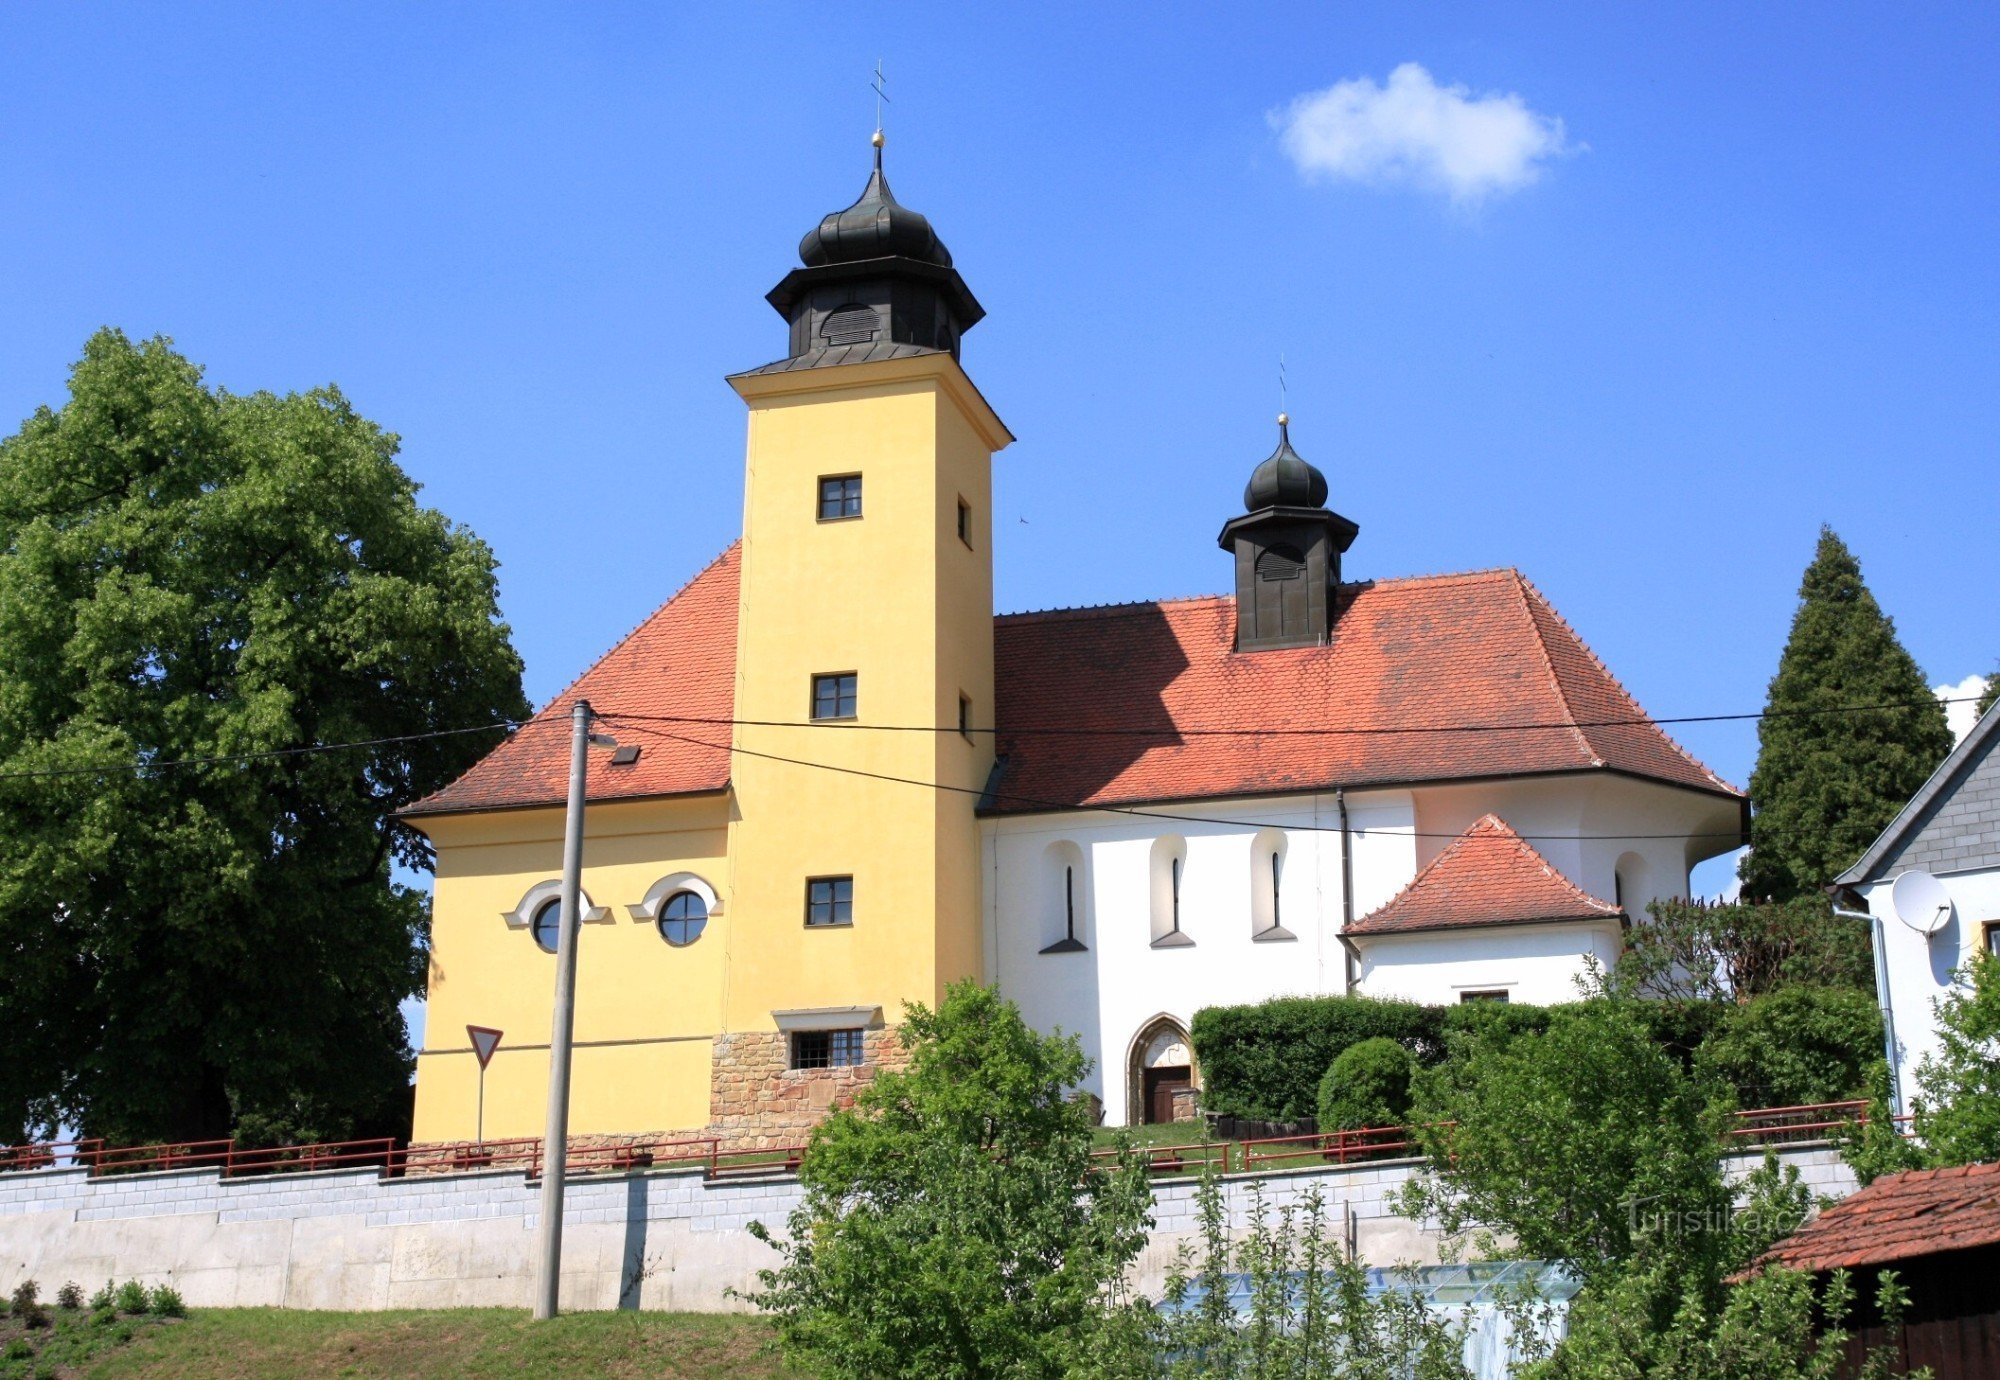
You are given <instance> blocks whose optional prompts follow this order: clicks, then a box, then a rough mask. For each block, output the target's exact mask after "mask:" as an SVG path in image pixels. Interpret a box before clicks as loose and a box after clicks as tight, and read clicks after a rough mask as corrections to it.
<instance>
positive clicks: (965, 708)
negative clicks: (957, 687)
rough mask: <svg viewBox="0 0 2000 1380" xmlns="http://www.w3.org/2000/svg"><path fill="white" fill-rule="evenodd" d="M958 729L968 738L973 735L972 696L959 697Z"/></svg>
mask: <svg viewBox="0 0 2000 1380" xmlns="http://www.w3.org/2000/svg"><path fill="white" fill-rule="evenodd" d="M958 731H959V733H960V734H962V735H963V736H965V737H967V738H970V737H971V736H972V697H971V696H969V695H960V696H959V697H958Z"/></svg>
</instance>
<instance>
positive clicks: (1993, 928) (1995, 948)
mask: <svg viewBox="0 0 2000 1380" xmlns="http://www.w3.org/2000/svg"><path fill="white" fill-rule="evenodd" d="M1985 928H1986V952H1987V953H1989V954H1992V955H1993V956H1994V957H1995V958H2000V920H1988V921H1987V922H1986V926H1985Z"/></svg>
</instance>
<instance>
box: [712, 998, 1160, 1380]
mask: <svg viewBox="0 0 2000 1380" xmlns="http://www.w3.org/2000/svg"><path fill="white" fill-rule="evenodd" d="M899 1034H900V1036H901V1038H902V1040H903V1043H904V1045H905V1046H906V1047H907V1048H908V1049H909V1051H910V1063H909V1067H908V1069H907V1070H904V1071H897V1070H886V1071H884V1072H882V1073H880V1074H878V1075H877V1076H876V1078H875V1081H874V1082H873V1083H872V1084H871V1085H869V1086H868V1087H867V1088H866V1089H864V1090H863V1091H862V1093H861V1094H860V1096H859V1097H858V1098H857V1099H856V1101H855V1104H854V1106H853V1107H851V1108H848V1109H845V1110H842V1111H838V1112H836V1113H834V1114H833V1115H832V1116H831V1117H829V1118H828V1119H827V1120H826V1121H825V1122H823V1123H821V1125H820V1126H819V1128H818V1129H817V1130H816V1131H815V1132H814V1133H813V1137H812V1141H811V1143H810V1145H809V1146H808V1148H807V1151H806V1154H805V1158H804V1162H803V1164H802V1165H801V1167H800V1170H799V1178H800V1181H801V1182H802V1183H803V1185H804V1188H805V1196H804V1199H803V1201H802V1202H801V1203H800V1204H799V1206H798V1207H797V1208H795V1209H794V1210H793V1212H792V1214H791V1217H790V1219H789V1222H788V1227H787V1230H788V1237H787V1239H785V1240H783V1241H777V1240H774V1239H773V1238H772V1237H771V1236H770V1235H769V1234H768V1233H767V1232H766V1231H765V1230H764V1229H763V1227H762V1224H757V1225H755V1226H753V1227H752V1231H753V1232H754V1233H755V1234H756V1235H758V1237H759V1238H760V1239H763V1240H766V1241H769V1242H771V1243H772V1244H774V1245H775V1246H777V1248H778V1250H779V1251H780V1252H781V1254H782V1255H783V1263H782V1265H781V1266H780V1267H779V1268H777V1269H775V1270H766V1271H763V1272H762V1273H761V1275H760V1279H761V1281H762V1285H763V1288H762V1289H761V1290H760V1291H759V1292H757V1293H755V1294H753V1295H752V1296H751V1299H752V1301H753V1302H755V1303H757V1304H758V1305H759V1306H761V1307H763V1308H764V1309H766V1310H768V1311H769V1312H771V1313H772V1314H773V1315H774V1316H775V1317H776V1319H777V1322H778V1328H779V1333H780V1336H781V1337H782V1338H783V1340H784V1342H785V1344H786V1345H787V1347H788V1348H789V1349H791V1350H793V1351H794V1352H796V1353H798V1354H799V1355H801V1356H803V1357H806V1358H809V1359H810V1361H811V1362H812V1363H813V1364H814V1365H815V1367H816V1368H817V1372H818V1373H820V1374H824V1375H828V1376H851V1377H890V1376H909V1377H919V1376H921V1377H926V1380H930V1378H931V1377H937V1378H939V1380H945V1378H947V1377H956V1378H958V1380H971V1378H972V1377H986V1376H1009V1377H1016V1376H1018V1377H1057V1376H1064V1375H1068V1374H1071V1373H1073V1372H1076V1371H1078V1370H1080V1369H1088V1366H1087V1364H1086V1363H1087V1362H1088V1361H1089V1359H1090V1357H1091V1353H1092V1348H1093V1346H1094V1345H1095V1344H1096V1342H1097V1341H1098V1339H1099V1337H1100V1334H1101V1333H1102V1332H1103V1331H1104V1329H1105V1328H1106V1327H1107V1326H1108V1325H1111V1324H1112V1323H1113V1321H1114V1315H1116V1314H1118V1312H1119V1300H1118V1295H1117V1284H1118V1281H1119V1280H1120V1278H1121V1277H1122V1276H1123V1274H1124V1271H1125V1268H1126V1266H1127V1265H1129V1264H1130V1263H1131V1262H1132V1260H1133V1259H1134V1258H1135V1257H1136V1256H1137V1255H1138V1253H1139V1251H1140V1249H1141V1247H1143V1246H1144V1244H1145V1240H1146V1230H1147V1228H1148V1227H1149V1226H1150V1225H1151V1218H1150V1216H1149V1210H1150V1208H1151V1205H1152V1190H1151V1189H1150V1188H1149V1187H1148V1185H1147V1183H1146V1178H1145V1172H1144V1170H1143V1168H1142V1167H1141V1166H1140V1165H1139V1163H1138V1161H1137V1160H1135V1159H1132V1158H1130V1157H1121V1158H1119V1159H1117V1160H1115V1161H1114V1162H1112V1163H1104V1162H1099V1161H1095V1160H1093V1159H1092V1134H1091V1120H1090V1115H1089V1113H1088V1112H1087V1111H1086V1110H1085V1108H1084V1106H1083V1105H1082V1103H1081V1102H1079V1101H1077V1100H1075V1099H1073V1098H1071V1097H1070V1096H1069V1092H1070V1090H1071V1089H1073V1088H1074V1087H1075V1086H1076V1084H1077V1083H1078V1082H1079V1081H1080V1080H1081V1079H1082V1078H1083V1076H1084V1074H1085V1073H1086V1072H1087V1071H1088V1069H1089V1061H1088V1060H1086V1059H1085V1058H1084V1056H1083V1050H1082V1047H1081V1045H1080V1044H1079V1043H1078V1042H1077V1040H1076V1038H1075V1037H1074V1036H1045V1035H1041V1034H1038V1033H1037V1032H1035V1031H1034V1030H1031V1029H1030V1028H1029V1027H1028V1026H1027V1024H1026V1023H1025V1022H1023V1021H1022V1019H1021V1015H1020V1012H1019V1011H1018V1010H1016V1009H1015V1007H1014V1005H1013V1004H1012V1003H1011V1002H1007V1001H1003V1000H1002V999H1001V998H1000V997H999V996H998V995H997V994H996V993H995V992H994V991H993V990H992V989H990V988H987V987H982V986H980V985H979V984H978V983H975V982H971V981H966V982H961V983H957V984H954V985H953V986H952V987H950V988H948V989H947V990H946V993H945V997H944V1000H943V1002H941V1003H940V1004H939V1006H938V1008H937V1010H935V1011H932V1010H930V1009H928V1008H926V1007H924V1006H922V1005H912V1006H910V1007H908V1008H907V1010H906V1014H905V1019H904V1024H903V1027H902V1029H901V1031H900V1032H899Z"/></svg>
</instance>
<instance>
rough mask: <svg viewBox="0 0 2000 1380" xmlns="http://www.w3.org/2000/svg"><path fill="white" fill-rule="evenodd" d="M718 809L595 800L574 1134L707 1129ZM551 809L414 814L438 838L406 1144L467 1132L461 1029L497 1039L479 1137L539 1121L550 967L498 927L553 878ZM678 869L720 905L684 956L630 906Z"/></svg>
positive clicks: (469, 1068)
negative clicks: (600, 913) (593, 913)
mask: <svg viewBox="0 0 2000 1380" xmlns="http://www.w3.org/2000/svg"><path fill="white" fill-rule="evenodd" d="M727 813H728V805H727V800H726V797H725V796H723V795H720V794H717V795H712V796H702V797H687V798H680V799H668V800H652V801H611V802H603V803H598V804H593V805H592V806H590V808H589V811H588V814H587V815H586V829H585V837H584V871H583V889H584V893H585V895H586V896H587V897H588V898H589V900H590V902H591V903H592V904H593V905H595V906H602V907H605V908H606V909H607V910H608V911H609V912H610V914H609V916H608V917H607V918H606V919H605V920H604V921H602V922H598V923H587V924H585V925H584V926H582V929H581V939H580V941H579V946H578V949H577V992H576V1031H575V1038H576V1042H577V1051H576V1063H575V1068H574V1072H573V1075H572V1103H571V1123H570V1124H571V1129H572V1131H573V1132H574V1133H575V1134H577V1135H591V1134H598V1133H605V1132H618V1131H672V1130H693V1129H698V1128H700V1127H702V1126H704V1125H706V1123H707V1121H708V1058H709V1037H711V1036H712V1035H714V1034H715V1033H717V1032H718V1031H719V1030H720V1029H721V1020H722V1009H721V1008H722V1003H721V993H722V986H723V970H724V966H725V957H726V951H727V947H728V930H729V925H730V905H729V891H728V867H727V862H726V856H727V854H726V848H727V840H728V825H727ZM562 817H563V812H562V811H561V810H559V809H537V810H518V811H503V812H494V813H488V814H482V815H464V816H447V817H440V818H434V819H423V820H419V821H416V823H418V824H419V825H420V826H421V827H422V828H423V829H424V831H425V832H426V833H427V834H428V835H430V837H431V838H432V840H433V841H434V842H435V843H436V844H437V851H438V868H437V878H436V885H435V890H434V893H433V900H432V918H431V948H432V952H431V971H430V987H429V1002H428V1008H427V1013H426V1019H425V1046H426V1048H425V1050H424V1051H423V1052H422V1053H421V1054H420V1055H419V1057H418V1067H417V1106H416V1127H415V1136H416V1139H418V1140H420V1141H430V1140H464V1139H470V1138H471V1137H472V1135H473V1120H474V1107H475V1098H476V1094H477V1087H478V1065H477V1062H476V1060H475V1059H474V1058H473V1055H472V1052H471V1049H470V1046H469V1043H468V1041H467V1037H466V1034H465V1027H466V1026H467V1025H468V1024H472V1025H485V1026H493V1027H496V1028H498V1029H500V1030H502V1031H504V1032H505V1035H504V1037H503V1039H502V1041H501V1047H500V1050H499V1052H498V1053H497V1054H496V1055H495V1056H494V1059H493V1064H492V1067H491V1068H490V1069H489V1070H488V1073H487V1085H486V1134H487V1136H488V1137H501V1136H512V1135H532V1134H536V1133H537V1132H538V1131H539V1130H540V1128H541V1127H542V1125H543V1122H544V1119H545V1116H546V1112H547V1087H548V1083H547V1079H548V1059H549V1056H548V1041H549V1021H550V1010H551V1006H552V1002H553V996H554V991H555V958H554V956H553V955H551V954H547V953H544V952H543V951H542V950H541V948H540V947H538V946H537V945H536V943H535V940H534V936H533V934H532V933H531V932H530V931H529V930H528V929H527V928H526V927H521V928H515V927H513V926H510V925H509V924H508V923H507V922H506V920H505V919H504V918H503V916H504V915H505V913H506V912H509V911H512V910H514V909H515V908H516V907H517V906H518V905H519V904H520V901H521V898H522V897H523V896H524V895H525V894H526V893H527V892H528V890H529V889H530V888H532V887H533V886H535V885H536V884H537V883H539V882H543V881H553V880H557V879H559V878H560V877H561V875H562ZM677 872H688V873H693V874H695V875H696V876H698V877H700V878H701V879H702V880H703V881H705V882H707V883H708V885H709V886H710V887H711V888H713V889H714V891H715V892H716V894H717V896H718V898H719V900H720V905H719V906H718V907H717V908H716V911H715V913H713V914H712V915H711V918H710V920H709V922H708V927H707V929H706V930H705V931H704V932H703V934H702V936H701V938H699V939H698V940H696V941H695V942H694V943H692V944H689V945H686V946H684V947H681V948H675V947H674V946H672V945H670V944H668V943H667V942H666V941H665V940H663V939H662V938H661V937H660V935H659V932H658V930H657V929H656V928H655V926H654V925H653V924H652V923H651V922H650V921H644V920H635V919H633V918H632V915H631V913H630V911H629V910H628V909H627V907H628V906H631V905H634V904H637V903H639V902H641V901H642V900H644V898H645V895H646V892H647V891H648V890H649V889H650V888H651V887H652V885H653V884H654V883H655V882H657V881H659V880H660V879H661V878H662V877H665V876H667V875H669V874H671V873H677Z"/></svg>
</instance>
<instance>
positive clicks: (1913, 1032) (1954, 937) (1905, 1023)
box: [1852, 868, 2000, 1110]
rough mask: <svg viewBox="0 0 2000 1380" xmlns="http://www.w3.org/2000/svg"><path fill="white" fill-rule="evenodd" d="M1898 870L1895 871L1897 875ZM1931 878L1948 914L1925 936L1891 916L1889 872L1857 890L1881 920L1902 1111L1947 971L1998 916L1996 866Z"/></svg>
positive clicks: (1930, 1044) (1999, 872) (1932, 1038)
mask: <svg viewBox="0 0 2000 1380" xmlns="http://www.w3.org/2000/svg"><path fill="white" fill-rule="evenodd" d="M1900 873H1901V869H1899V870H1898V873H1897V875H1900ZM1937 878H1938V881H1940V882H1942V883H1943V884H1944V889H1945V890H1946V891H1947V892H1948V893H1950V895H1951V901H1952V915H1951V919H1950V920H1948V921H1947V922H1946V923H1945V925H1944V928H1943V929H1940V930H1939V931H1938V932H1937V933H1936V934H1934V935H1931V936H1929V937H1926V936H1924V935H1922V934H1919V933H1918V932H1917V931H1915V930H1913V929H1911V928H1910V927H1909V926H1908V925H1905V924H1904V923H1903V922H1902V921H1901V920H1899V919H1898V918H1897V917H1896V908H1895V906H1893V905H1892V904H1890V901H1889V890H1890V888H1891V887H1892V886H1893V885H1894V884H1895V877H1894V876H1891V877H1887V878H1884V879H1883V880H1882V881H1880V882H1876V883H1874V884H1872V885H1870V886H1866V887H1863V888H1861V893H1862V895H1863V896H1864V897H1865V898H1866V900H1867V902H1868V909H1869V911H1870V912H1871V913H1873V914H1875V915H1879V916H1881V917H1882V920H1883V924H1882V940H1883V945H1884V951H1885V957H1886V959H1887V962H1886V963H1885V964H1884V967H1886V968H1887V970H1888V973H1889V1003H1890V1006H1891V1008H1892V1010H1893V1012H1894V1018H1895V1022H1896V1044H1897V1072H1898V1075H1899V1077H1900V1078H1901V1081H1902V1091H1903V1098H1904V1108H1905V1110H1907V1109H1908V1100H1909V1098H1910V1096H1911V1094H1912V1093H1914V1092H1915V1091H1916V1088H1917V1085H1916V1073H1917V1065H1918V1064H1920V1063H1922V1062H1923V1060H1924V1058H1925V1057H1926V1056H1927V1055H1930V1054H1932V1053H1935V1052H1936V1050H1937V1047H1938V1033H1937V1032H1938V1025H1937V1003H1938V1002H1939V1000H1940V999H1942V998H1943V996H1944V995H1945V993H1946V992H1947V991H1949V990H1950V989H1951V986H1952V973H1953V972H1954V971H1955V970H1956V969H1958V968H1960V967H1962V966H1963V965H1964V964H1966V963H1967V962H1969V961H1970V960H1971V958H1972V956H1973V955H1974V954H1975V953H1977V952H1978V951H1979V945H1980V943H1981V936H1982V930H1983V926H1984V924H1985V922H1987V921H1994V920H2000V868H1982V869H1980V870H1978V871H1970V872H1944V873H1939V874H1937ZM1852 923H1854V924H1857V925H1858V924H1861V923H1863V922H1862V921H1858V920H1857V921H1854V922H1852Z"/></svg>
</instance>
